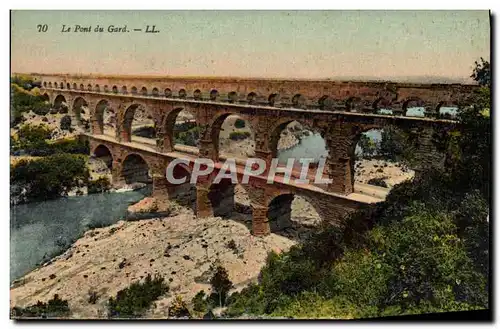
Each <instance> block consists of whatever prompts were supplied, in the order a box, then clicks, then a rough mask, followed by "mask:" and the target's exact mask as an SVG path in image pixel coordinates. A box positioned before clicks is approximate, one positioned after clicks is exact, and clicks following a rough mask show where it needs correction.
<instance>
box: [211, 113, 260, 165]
mask: <svg viewBox="0 0 500 329" xmlns="http://www.w3.org/2000/svg"><path fill="white" fill-rule="evenodd" d="M212 141H213V145H214V146H216V151H217V153H218V155H219V157H225V158H234V157H235V158H247V157H253V156H255V133H254V130H253V128H252V126H251V124H250V122H249V121H248V120H246V119H244V118H243V117H241V116H239V115H236V114H230V113H227V114H223V115H221V116H220V117H219V118H217V120H215V122H214V124H213V126H212Z"/></svg>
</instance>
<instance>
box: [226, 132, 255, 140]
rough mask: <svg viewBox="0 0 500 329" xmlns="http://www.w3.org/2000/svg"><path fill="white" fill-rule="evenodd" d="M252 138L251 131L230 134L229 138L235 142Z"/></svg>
mask: <svg viewBox="0 0 500 329" xmlns="http://www.w3.org/2000/svg"><path fill="white" fill-rule="evenodd" d="M250 136H251V134H250V132H249V131H232V132H231V133H230V134H229V138H230V139H231V140H233V141H239V140H244V139H247V138H248V137H250Z"/></svg>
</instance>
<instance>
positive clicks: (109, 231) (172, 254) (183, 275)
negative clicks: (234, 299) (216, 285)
mask: <svg viewBox="0 0 500 329" xmlns="http://www.w3.org/2000/svg"><path fill="white" fill-rule="evenodd" d="M178 211H181V212H180V213H178V214H176V215H174V216H172V217H166V218H156V219H150V220H140V221H133V222H127V221H120V222H118V223H116V224H114V225H111V226H109V227H106V228H98V229H94V230H90V231H87V232H86V233H85V235H84V236H83V237H82V238H80V239H79V240H78V241H76V242H75V243H74V244H73V245H72V246H71V248H70V249H69V250H67V251H66V252H65V253H64V254H62V255H60V256H58V257H56V258H55V259H53V260H52V261H51V262H50V263H49V264H48V265H46V266H43V267H41V268H38V269H35V270H34V271H32V272H30V273H28V274H27V275H26V276H24V277H23V278H21V279H19V280H17V281H16V283H14V284H13V286H12V288H11V291H10V293H11V307H13V306H21V307H24V306H28V305H31V304H35V303H36V302H37V301H38V300H41V301H47V300H49V299H51V298H52V297H53V295H54V294H58V295H59V296H60V297H61V298H63V299H67V300H68V302H69V307H70V309H71V310H72V314H71V315H70V317H71V318H75V319H84V318H106V303H107V301H108V299H109V297H111V296H116V293H117V292H118V291H119V290H121V289H123V288H126V287H128V286H129V285H130V284H131V283H132V282H135V281H138V280H140V279H142V278H144V277H145V276H146V275H147V274H148V273H152V274H155V273H158V274H161V275H163V276H164V277H165V278H166V280H167V282H168V284H169V286H170V291H169V293H168V294H166V295H165V296H162V297H161V298H160V299H159V300H157V301H156V302H155V306H153V307H152V308H151V309H150V310H149V311H148V312H147V314H146V315H145V317H146V318H166V317H167V314H168V308H167V307H168V306H169V305H170V303H171V302H172V300H173V298H174V296H176V295H179V296H181V297H182V298H183V300H185V301H190V300H191V298H192V297H193V296H194V295H195V294H196V293H197V292H198V291H199V290H202V289H204V290H205V291H208V290H209V287H210V285H209V282H208V280H209V278H210V275H211V273H209V271H208V270H209V268H210V265H211V264H212V263H213V262H214V261H215V260H216V259H219V260H220V261H221V262H222V264H223V266H224V267H225V268H226V269H227V270H228V273H229V278H230V279H231V281H232V282H233V284H234V285H235V289H237V290H239V289H241V288H243V286H245V285H247V284H248V283H249V282H252V281H255V280H256V279H257V275H258V273H259V271H260V269H261V267H262V266H263V265H264V263H265V259H266V256H267V253H268V252H269V251H271V250H274V251H278V252H279V251H282V250H288V249H289V248H290V246H292V245H293V244H294V243H295V242H294V241H293V240H290V239H287V238H285V237H283V236H279V235H276V234H271V235H269V236H266V237H255V236H252V235H251V234H250V230H249V228H248V224H247V223H246V222H245V221H244V219H243V218H241V221H237V220H236V218H235V220H227V219H222V218H220V217H212V218H207V219H203V220H201V219H198V218H196V216H195V215H194V214H193V213H192V211H190V210H188V209H186V208H183V209H182V210H178ZM231 240H233V241H234V244H235V246H236V248H231V247H229V241H231ZM92 291H95V292H97V294H98V296H99V299H98V300H97V302H96V303H95V304H90V303H89V302H88V298H89V292H92Z"/></svg>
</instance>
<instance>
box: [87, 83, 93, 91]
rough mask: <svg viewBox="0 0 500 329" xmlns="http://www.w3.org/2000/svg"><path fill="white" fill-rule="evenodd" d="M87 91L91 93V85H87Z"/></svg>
mask: <svg viewBox="0 0 500 329" xmlns="http://www.w3.org/2000/svg"><path fill="white" fill-rule="evenodd" d="M87 91H92V85H91V84H90V83H89V84H88V85H87Z"/></svg>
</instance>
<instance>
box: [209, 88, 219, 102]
mask: <svg viewBox="0 0 500 329" xmlns="http://www.w3.org/2000/svg"><path fill="white" fill-rule="evenodd" d="M218 97H219V92H218V91H217V90H216V89H212V90H211V91H210V100H211V101H213V102H215V101H217V98H218Z"/></svg>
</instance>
